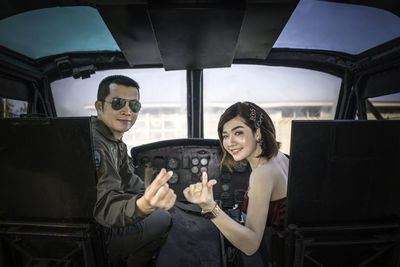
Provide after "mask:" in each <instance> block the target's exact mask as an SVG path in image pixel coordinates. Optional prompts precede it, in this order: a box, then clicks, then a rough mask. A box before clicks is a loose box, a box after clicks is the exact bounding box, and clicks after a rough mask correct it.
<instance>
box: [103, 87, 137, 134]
mask: <svg viewBox="0 0 400 267" xmlns="http://www.w3.org/2000/svg"><path fill="white" fill-rule="evenodd" d="M138 97H139V92H138V89H137V88H136V87H132V86H125V85H120V84H115V83H111V84H110V94H109V95H108V96H107V97H106V99H105V102H104V105H102V103H101V102H100V101H96V104H95V106H96V110H97V113H98V116H99V119H101V120H102V121H103V122H104V124H105V125H107V127H108V128H109V129H110V130H111V132H112V133H113V135H114V137H115V138H116V139H121V137H122V136H123V134H124V133H125V132H127V131H128V130H129V129H130V128H131V127H132V126H133V124H135V122H136V119H137V116H138V113H135V112H133V111H132V110H131V109H130V108H129V102H128V101H130V100H134V99H137V100H139V99H138ZM114 98H122V99H124V100H126V102H127V103H126V104H125V106H124V107H123V108H121V109H120V110H114V109H113V108H112V105H111V102H112V100H113V99H114Z"/></svg>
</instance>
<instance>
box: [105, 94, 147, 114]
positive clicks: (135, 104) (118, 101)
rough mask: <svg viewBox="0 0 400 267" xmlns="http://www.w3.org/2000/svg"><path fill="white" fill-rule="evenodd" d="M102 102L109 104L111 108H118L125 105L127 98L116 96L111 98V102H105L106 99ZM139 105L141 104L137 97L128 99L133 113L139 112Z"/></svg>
mask: <svg viewBox="0 0 400 267" xmlns="http://www.w3.org/2000/svg"><path fill="white" fill-rule="evenodd" d="M104 102H106V103H109V104H111V107H112V109H113V110H120V109H121V108H123V107H125V105H126V102H128V100H125V99H123V98H119V97H116V98H113V99H112V101H111V102H107V101H104ZM141 107H142V104H140V102H139V100H137V99H134V100H129V108H130V109H131V110H132V111H133V112H135V113H137V112H139V110H140V108H141Z"/></svg>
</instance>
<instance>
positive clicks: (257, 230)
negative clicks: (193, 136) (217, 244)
mask: <svg viewBox="0 0 400 267" xmlns="http://www.w3.org/2000/svg"><path fill="white" fill-rule="evenodd" d="M218 136H219V140H220V144H221V147H222V150H223V157H222V161H221V166H226V167H227V168H228V169H229V170H232V167H233V166H234V165H235V163H238V162H239V161H242V160H247V161H248V163H249V164H250V167H251V169H252V172H251V174H250V179H249V186H248V190H247V192H246V194H245V197H244V199H243V205H242V211H243V212H244V213H246V220H245V224H244V225H241V224H240V223H237V222H236V221H235V220H233V219H231V218H230V217H229V216H228V215H227V214H226V213H225V212H224V211H222V210H220V209H219V207H218V205H217V204H216V202H215V201H214V198H213V193H212V188H213V186H214V185H215V184H216V180H210V181H208V177H207V174H206V173H203V177H202V183H197V184H192V185H190V186H189V187H187V188H186V189H185V190H184V192H183V193H184V195H185V197H186V199H187V200H188V201H189V202H192V203H195V204H198V205H199V206H200V207H201V209H202V213H205V214H207V215H208V214H210V216H209V218H210V219H211V221H212V222H213V223H214V224H215V225H216V226H217V227H218V229H219V230H220V231H221V233H222V234H223V235H224V236H225V237H226V238H227V239H228V240H229V241H230V242H231V244H232V245H234V246H235V247H236V248H237V249H239V250H240V251H241V252H242V254H241V253H239V254H241V255H240V257H239V261H242V263H241V264H239V265H243V264H244V263H243V261H244V262H250V261H251V262H252V263H250V264H251V265H252V266H255V265H256V264H258V265H261V266H262V265H263V264H267V263H266V262H265V261H266V259H265V258H266V257H267V255H265V254H266V252H265V251H264V243H265V240H264V239H265V238H264V230H265V227H266V226H268V227H269V226H272V227H276V228H281V227H282V226H283V219H284V212H285V206H286V191H287V176H288V166H289V160H288V158H287V157H286V156H285V155H284V154H283V153H281V152H279V146H280V143H279V142H277V141H276V137H275V129H274V126H273V123H272V121H271V118H270V117H269V116H268V114H267V113H266V112H265V111H264V110H263V109H262V108H260V107H259V106H257V105H255V104H253V103H251V102H238V103H236V104H234V105H232V106H230V107H229V108H228V109H227V110H226V111H225V112H224V113H223V114H222V116H221V118H220V120H219V123H218ZM260 244H263V245H262V246H261V247H260ZM243 253H244V254H245V255H247V256H245V255H244V254H243ZM252 255H253V256H252ZM248 256H252V257H248ZM254 261H258V263H255V262H254Z"/></svg>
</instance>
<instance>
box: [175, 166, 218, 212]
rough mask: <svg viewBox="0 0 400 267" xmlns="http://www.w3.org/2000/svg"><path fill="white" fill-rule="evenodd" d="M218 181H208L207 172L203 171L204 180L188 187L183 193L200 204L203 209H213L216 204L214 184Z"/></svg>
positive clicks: (189, 199) (188, 198) (193, 201)
mask: <svg viewBox="0 0 400 267" xmlns="http://www.w3.org/2000/svg"><path fill="white" fill-rule="evenodd" d="M216 183H217V181H216V180H214V179H212V180H210V181H208V175H207V173H206V172H203V177H202V182H201V183H197V184H191V185H190V186H189V187H186V188H185V190H183V195H184V196H185V198H186V199H187V200H188V201H189V202H192V203H194V204H198V205H199V206H200V208H202V209H212V208H213V207H214V206H215V201H214V196H213V186H214V185H215V184H216Z"/></svg>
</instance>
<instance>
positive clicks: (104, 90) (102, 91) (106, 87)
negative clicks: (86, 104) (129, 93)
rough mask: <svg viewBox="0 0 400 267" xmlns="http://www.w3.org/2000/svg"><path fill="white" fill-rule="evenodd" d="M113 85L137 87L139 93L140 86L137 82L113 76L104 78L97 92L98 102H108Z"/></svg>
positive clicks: (124, 77) (121, 76)
mask: <svg viewBox="0 0 400 267" xmlns="http://www.w3.org/2000/svg"><path fill="white" fill-rule="evenodd" d="M112 83H115V84H118V85H125V86H132V87H136V88H137V90H138V93H139V84H138V83H137V82H136V81H135V80H133V79H131V78H129V77H126V76H123V75H112V76H108V77H106V78H104V79H103V80H102V81H101V82H100V84H99V89H98V91H97V101H101V102H104V101H105V100H106V97H107V96H108V95H109V94H110V84H112ZM139 95H140V94H139Z"/></svg>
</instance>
